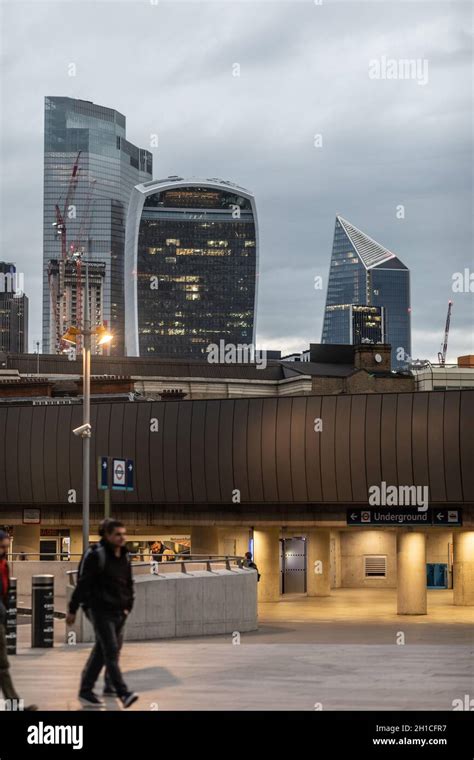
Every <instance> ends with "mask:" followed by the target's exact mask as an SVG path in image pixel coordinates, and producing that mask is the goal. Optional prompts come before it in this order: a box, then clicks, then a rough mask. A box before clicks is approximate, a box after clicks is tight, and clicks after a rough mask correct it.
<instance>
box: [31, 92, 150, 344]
mask: <svg viewBox="0 0 474 760" xmlns="http://www.w3.org/2000/svg"><path fill="white" fill-rule="evenodd" d="M151 177H152V155H151V153H150V152H149V151H147V150H144V149H142V148H138V147H136V146H135V145H132V143H130V142H128V140H127V139H126V124H125V116H123V115H122V114H121V113H119V112H118V111H115V110H114V109H112V108H105V107H103V106H98V105H95V104H94V103H91V102H89V101H85V100H75V99H73V98H66V97H46V98H45V135H44V205H43V224H44V232H43V352H44V353H55V352H57V351H58V350H59V345H58V336H59V335H61V334H62V333H63V332H65V330H66V329H67V328H68V327H69V326H70V325H71V324H74V323H75V322H77V321H80V319H81V304H80V301H81V293H80V292H79V291H80V290H81V286H80V285H79V287H78V281H77V262H78V260H79V259H81V260H82V282H83V281H84V268H85V267H84V265H85V262H86V261H89V262H93V264H94V265H93V266H91V268H90V283H89V285H90V287H89V298H90V299H91V303H90V305H91V317H92V321H93V322H97V323H99V322H102V323H105V324H106V325H107V327H108V328H109V329H110V330H111V331H112V333H113V335H114V340H113V342H112V344H111V349H110V350H111V353H113V354H123V351H124V240H125V217H126V213H127V207H128V202H129V198H130V193H131V190H132V188H133V187H134V186H135V185H137V184H138V183H141V182H146V181H148V180H150V179H151ZM79 282H81V280H79Z"/></svg>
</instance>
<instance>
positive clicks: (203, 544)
mask: <svg viewBox="0 0 474 760" xmlns="http://www.w3.org/2000/svg"><path fill="white" fill-rule="evenodd" d="M191 554H219V535H218V530H217V528H215V527H214V526H212V525H209V526H201V525H193V526H192V528H191Z"/></svg>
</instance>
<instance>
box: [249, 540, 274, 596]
mask: <svg viewBox="0 0 474 760" xmlns="http://www.w3.org/2000/svg"><path fill="white" fill-rule="evenodd" d="M253 546H254V560H255V564H256V565H257V567H258V571H259V573H260V575H261V577H260V582H259V584H258V601H259V602H278V601H279V599H280V528H256V529H255V530H254V534H253Z"/></svg>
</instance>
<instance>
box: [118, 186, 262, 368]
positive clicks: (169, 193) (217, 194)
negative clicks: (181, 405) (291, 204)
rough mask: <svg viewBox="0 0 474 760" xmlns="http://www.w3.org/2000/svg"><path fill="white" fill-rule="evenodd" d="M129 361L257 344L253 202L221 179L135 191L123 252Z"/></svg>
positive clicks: (195, 354) (202, 355) (199, 354)
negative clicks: (216, 346) (228, 345)
mask: <svg viewBox="0 0 474 760" xmlns="http://www.w3.org/2000/svg"><path fill="white" fill-rule="evenodd" d="M125 249H126V252H125V261H126V263H125V309H126V317H125V320H126V348H127V354H128V355H129V356H174V357H183V358H193V357H195V358H206V355H207V354H206V349H207V347H208V346H210V345H211V344H218V343H219V342H220V341H221V340H224V341H225V342H226V343H232V344H234V345H239V344H240V345H242V344H245V345H248V344H251V343H254V342H255V341H254V333H255V304H256V291H257V288H256V283H257V279H256V278H257V271H258V232H257V213H256V208H255V200H254V197H253V195H252V194H251V193H250V192H248V191H247V190H244V189H243V188H242V187H239V186H238V185H234V184H233V183H231V182H226V181H223V180H218V179H209V180H208V179H206V180H201V179H192V180H185V179H182V178H180V177H169V178H167V179H164V180H156V181H152V182H147V183H146V184H142V185H138V186H137V187H136V188H135V189H134V191H133V193H132V196H131V199H130V207H129V212H128V217H127V239H126V246H125Z"/></svg>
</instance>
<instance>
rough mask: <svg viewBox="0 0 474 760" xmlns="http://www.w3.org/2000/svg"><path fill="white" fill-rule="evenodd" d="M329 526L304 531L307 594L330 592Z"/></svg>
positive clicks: (319, 594) (320, 594)
mask: <svg viewBox="0 0 474 760" xmlns="http://www.w3.org/2000/svg"><path fill="white" fill-rule="evenodd" d="M330 537H331V533H330V530H329V528H315V529H311V530H308V531H307V533H306V566H307V573H306V591H307V594H308V596H329V594H330V593H331V573H330Z"/></svg>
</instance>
